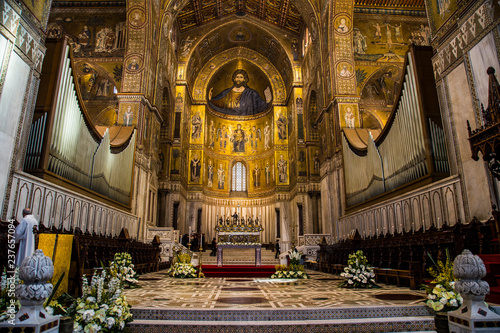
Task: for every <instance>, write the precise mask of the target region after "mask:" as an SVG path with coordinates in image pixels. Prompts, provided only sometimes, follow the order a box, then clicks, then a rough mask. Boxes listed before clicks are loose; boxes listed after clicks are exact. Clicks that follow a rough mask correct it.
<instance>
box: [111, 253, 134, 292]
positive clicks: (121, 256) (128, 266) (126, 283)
mask: <svg viewBox="0 0 500 333" xmlns="http://www.w3.org/2000/svg"><path fill="white" fill-rule="evenodd" d="M109 273H110V275H111V276H112V277H117V278H118V279H119V280H120V283H121V284H122V286H123V287H124V288H136V287H137V286H138V283H139V281H138V280H137V276H138V275H137V273H136V272H135V270H134V264H132V256H131V255H130V254H129V253H127V252H121V253H115V256H114V258H113V261H112V262H111V264H110V265H109Z"/></svg>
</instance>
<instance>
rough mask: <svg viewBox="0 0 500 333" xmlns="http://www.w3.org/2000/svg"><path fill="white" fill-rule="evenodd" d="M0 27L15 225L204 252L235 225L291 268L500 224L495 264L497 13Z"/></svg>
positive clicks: (406, 10) (322, 1)
mask: <svg viewBox="0 0 500 333" xmlns="http://www.w3.org/2000/svg"><path fill="white" fill-rule="evenodd" d="M0 11H1V12H2V16H1V18H2V19H1V20H0V59H1V62H0V63H1V67H0V71H1V75H0V146H1V147H2V149H1V151H2V152H1V154H2V158H1V159H0V170H1V171H0V203H1V204H2V206H1V207H2V214H1V219H2V220H3V221H7V220H8V219H12V218H14V219H18V220H21V218H22V215H21V212H22V209H23V208H25V207H31V208H32V210H33V212H34V215H35V216H36V217H37V219H38V220H39V221H40V224H43V225H44V226H45V227H47V228H49V229H50V228H53V229H54V228H55V229H59V230H66V231H69V232H72V231H75V230H76V229H78V230H80V231H81V232H83V233H89V234H93V235H104V236H110V237H113V236H118V235H119V234H120V232H121V230H122V229H123V228H126V229H127V230H128V233H129V234H130V237H131V238H134V239H136V240H138V241H143V242H151V240H152V238H153V235H155V232H156V233H158V232H160V233H161V232H163V234H161V235H162V237H167V238H168V237H170V238H169V239H173V240H174V241H179V240H180V238H181V236H182V235H185V234H187V233H191V232H192V233H197V234H203V239H204V240H205V243H206V244H208V243H210V241H211V240H212V239H213V238H214V237H216V231H215V227H216V226H217V224H218V223H219V222H220V221H222V222H224V221H226V219H228V218H229V217H230V216H232V215H234V214H235V213H236V214H237V215H238V217H239V218H242V219H244V220H245V221H250V222H251V223H256V224H260V225H261V226H262V228H263V231H262V232H261V235H260V243H262V245H263V246H267V247H269V248H272V247H273V246H274V244H275V243H276V242H277V241H278V242H279V244H280V247H281V251H282V252H286V251H288V250H289V249H291V248H292V247H294V246H304V245H307V242H308V241H314V240H316V241H317V243H320V242H323V243H324V244H327V245H329V246H333V247H335V246H336V244H337V245H338V244H344V243H346V242H348V241H349V240H352V239H360V240H361V241H364V240H366V241H368V240H373V239H387V238H388V237H390V236H396V235H397V236H398V237H403V238H405V237H406V238H408V239H410V238H411V237H413V236H414V235H415V234H417V233H418V234H419V235H420V234H422V235H426V234H432V233H435V232H439V230H444V229H446V228H451V227H453V226H455V225H457V224H461V225H468V224H470V223H482V224H485V223H486V221H490V222H491V221H493V222H492V223H490V224H491V228H489V229H488V231H487V232H483V233H482V235H481V237H482V238H481V239H483V238H484V239H487V240H488V242H489V243H488V244H482V245H481V246H479V245H478V246H477V248H475V249H476V251H483V252H487V251H489V252H490V253H499V252H498V239H499V237H498V236H499V234H500V230H499V225H498V222H495V219H494V218H492V211H493V217H495V218H496V215H495V213H496V207H498V206H499V203H500V197H499V195H500V187H499V183H498V179H500V171H499V170H498V163H497V161H496V158H495V156H496V152H497V150H498V148H499V145H498V142H500V141H498V140H497V138H498V136H497V135H498V134H497V133H496V132H494V131H490V132H488V129H491V128H496V126H495V124H498V122H499V121H500V102H499V101H500V94H499V93H500V90H499V86H498V81H497V79H496V77H497V76H498V73H499V70H500V64H499V54H500V53H499V50H500V25H499V24H500V15H499V14H500V5H499V3H498V1H492V0H477V1H473V0H438V1H432V0H309V1H304V0H260V1H257V0H147V1H146V0H127V1H119V0H88V1H78V0H65V1H60V0H38V1H32V0H17V1H16V0H1V1H0ZM479 152H481V154H479ZM492 206H495V207H493V209H492ZM499 216H500V215H499ZM474 221H475V222H474ZM496 221H498V220H496ZM485 225H486V224H485ZM436 244H437V246H438V245H439V244H440V243H439V242H437V243H436ZM483 245H484V246H483ZM167 250H168V251H171V249H167Z"/></svg>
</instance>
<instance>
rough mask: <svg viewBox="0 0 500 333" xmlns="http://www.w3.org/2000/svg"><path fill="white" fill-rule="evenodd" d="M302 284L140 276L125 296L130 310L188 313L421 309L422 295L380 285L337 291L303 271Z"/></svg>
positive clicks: (327, 280) (331, 280) (323, 277)
mask: <svg viewBox="0 0 500 333" xmlns="http://www.w3.org/2000/svg"><path fill="white" fill-rule="evenodd" d="M308 274H310V276H311V279H308V280H274V279H264V278H205V279H174V278H170V277H167V276H166V271H162V272H156V273H149V274H145V275H142V276H141V277H140V279H139V281H140V285H141V288H138V289H129V290H126V291H125V295H126V296H127V300H128V301H129V303H130V304H131V305H132V307H141V308H142V307H147V308H192V309H203V308H205V309H273V308H274V309H293V308H336V307H359V306H391V305H394V306H398V305H406V306H407V305H423V304H424V303H423V300H424V298H425V293H424V292H423V291H418V290H410V289H408V288H398V287H395V286H387V285H384V284H381V285H380V287H381V288H380V289H368V290H352V289H345V288H339V287H338V284H339V282H341V281H342V280H341V278H340V277H339V276H335V275H331V274H326V273H321V272H316V271H308Z"/></svg>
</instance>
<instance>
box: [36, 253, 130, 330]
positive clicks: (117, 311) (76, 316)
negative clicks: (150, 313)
mask: <svg viewBox="0 0 500 333" xmlns="http://www.w3.org/2000/svg"><path fill="white" fill-rule="evenodd" d="M133 267H134V266H133V265H132V257H131V256H130V254H128V253H126V252H123V253H117V254H115V256H114V259H113V261H112V262H111V264H110V267H109V269H104V270H102V272H101V273H97V271H96V272H94V275H93V276H92V280H91V283H90V285H89V283H88V280H87V277H86V276H85V275H84V276H83V278H82V280H83V282H82V296H81V297H79V298H77V299H75V298H74V297H72V296H71V295H68V294H66V293H65V294H63V295H61V296H60V297H59V298H57V299H55V300H53V299H52V297H53V296H54V294H55V290H57V287H58V286H59V284H60V282H61V280H62V277H63V276H61V277H60V278H59V281H58V282H57V283H56V285H55V287H54V292H53V294H52V295H51V296H50V298H49V299H47V301H46V302H47V304H45V305H44V306H45V310H46V311H47V312H48V313H50V314H53V315H63V316H70V317H72V318H73V320H74V327H73V329H74V330H73V332H85V333H90V332H121V331H123V329H124V327H125V324H126V323H128V322H130V321H132V314H131V313H130V305H129V304H128V303H127V300H126V298H125V295H123V289H124V288H125V287H126V286H128V284H129V283H134V282H135V283H137V280H136V279H135V276H136V273H135V271H134V269H133Z"/></svg>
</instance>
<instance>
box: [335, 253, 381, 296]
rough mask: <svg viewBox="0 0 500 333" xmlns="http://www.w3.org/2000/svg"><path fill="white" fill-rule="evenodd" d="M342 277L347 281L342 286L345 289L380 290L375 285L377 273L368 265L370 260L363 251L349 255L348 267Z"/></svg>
mask: <svg viewBox="0 0 500 333" xmlns="http://www.w3.org/2000/svg"><path fill="white" fill-rule="evenodd" d="M340 276H342V277H343V278H345V281H344V282H342V283H341V284H340V286H341V287H345V288H378V286H377V285H376V284H375V273H374V272H373V268H372V267H371V266H370V265H369V264H368V259H367V258H366V256H365V255H364V254H363V251H361V250H358V251H356V252H354V253H351V254H350V255H349V259H348V260H347V267H345V268H344V272H342V273H340Z"/></svg>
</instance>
